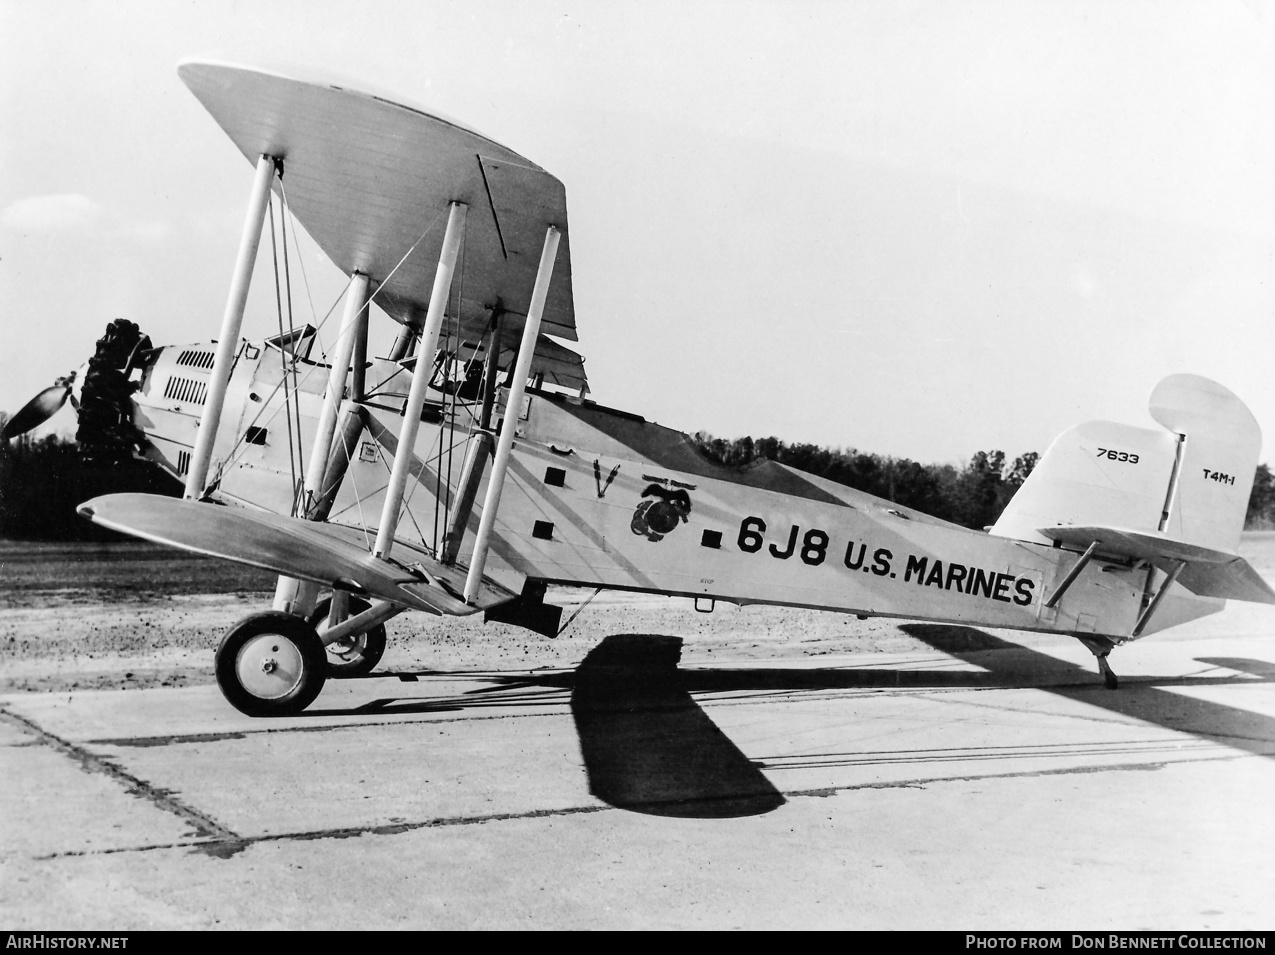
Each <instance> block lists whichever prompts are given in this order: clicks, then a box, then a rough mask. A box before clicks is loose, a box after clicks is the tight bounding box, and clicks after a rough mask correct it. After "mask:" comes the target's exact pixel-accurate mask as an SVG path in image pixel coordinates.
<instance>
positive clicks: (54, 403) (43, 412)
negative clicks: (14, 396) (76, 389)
mask: <svg viewBox="0 0 1275 955" xmlns="http://www.w3.org/2000/svg"><path fill="white" fill-rule="evenodd" d="M70 397H71V386H70V385H69V384H56V385H50V386H49V387H48V388H45V389H44V390H43V391H42V392H40V393H39V394H38V395H36V396H35V397H34V398H32V399H31V400H30V401H28V402H27V403H26V404H25V405H23V406H22V410H20V411H19V412H18V413H17V414H15V415H14V416H13V417H12V418H10V419H9V420H8V422H6V424H5V426H4V429H3V430H0V440H3V441H8V440H9V439H10V438H16V437H18V436H19V435H22V434H26V433H27V432H28V431H30V430H31V429H32V428H37V427H39V426H40V425H42V424H44V422H46V421H48V420H49V419H50V418H52V417H53V416H54V415H55V414H57V413H58V411H59V410H60V409H61V408H62V406H63V405H64V404H66V400H67V399H68V398H70Z"/></svg>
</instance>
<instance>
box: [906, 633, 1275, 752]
mask: <svg viewBox="0 0 1275 955" xmlns="http://www.w3.org/2000/svg"><path fill="white" fill-rule="evenodd" d="M899 629H900V630H902V631H903V632H904V633H907V634H908V635H909V636H911V637H915V638H916V639H918V640H920V641H922V642H923V643H925V644H928V645H929V646H931V647H933V648H934V649H936V650H940V651H942V652H943V653H946V654H948V655H950V656H953V657H956V658H957V659H959V660H964V661H966V662H969V663H975V664H977V665H978V666H980V667H982V668H984V669H985V670H987V671H988V673H987V674H986V675H987V676H988V677H989V678H990V679H991V680H992V681H995V682H997V683H1000V684H1003V685H1020V686H1026V687H1035V688H1038V689H1042V690H1045V691H1047V692H1049V693H1054V694H1057V695H1058V696H1063V697H1066V698H1068V699H1073V700H1078V701H1081V702H1083V703H1086V704H1088V705H1090V706H1095V707H1098V708H1099V709H1104V710H1107V711H1108V712H1110V713H1118V714H1120V715H1122V716H1129V717H1133V718H1135V719H1138V720H1142V721H1143V722H1146V723H1152V724H1155V725H1158V726H1162V727H1165V728H1166V729H1171V730H1177V731H1179V732H1184V733H1190V734H1192V735H1194V736H1200V737H1208V738H1225V740H1226V744H1227V745H1228V746H1232V747H1235V748H1237V749H1243V750H1248V751H1249V752H1251V753H1254V754H1257V755H1261V756H1275V719H1273V718H1271V717H1269V716H1266V715H1263V714H1261V713H1255V712H1253V711H1251V710H1245V709H1240V708H1239V707H1234V706H1227V705H1226V704H1223V703H1215V702H1213V701H1210V700H1201V699H1199V698H1196V697H1193V696H1188V695H1184V694H1181V693H1174V692H1172V690H1173V688H1182V687H1223V686H1252V685H1254V684H1260V683H1270V682H1272V681H1273V680H1275V664H1272V663H1270V662H1269V661H1266V660H1253V659H1247V658H1243V659H1242V658H1236V657H1197V658H1196V662H1197V663H1201V664H1203V665H1205V666H1210V667H1219V668H1224V669H1228V670H1236V671H1239V672H1240V673H1244V674H1248V675H1247V676H1237V677H1206V676H1165V677H1135V678H1128V677H1122V678H1121V680H1120V689H1118V690H1116V691H1114V692H1113V691H1111V690H1108V689H1106V687H1104V686H1103V685H1102V683H1101V681H1099V680H1098V678H1097V677H1096V676H1095V675H1094V671H1093V670H1091V669H1087V668H1085V667H1081V666H1077V665H1076V664H1074V663H1069V662H1067V661H1065V660H1059V659H1057V658H1055V657H1051V656H1049V655H1048V654H1044V653H1038V652H1036V651H1034V650H1029V649H1027V648H1025V647H1021V646H1019V645H1018V644H1015V643H1011V642H1009V641H1008V640H1002V639H1001V638H999V637H996V636H993V635H992V634H990V633H987V632H985V631H983V630H978V629H976V628H974V627H962V626H956V625H948V624H932V623H908V624H903V625H902V626H901V627H900V628H899ZM1002 650H1008V651H1013V652H1012V653H996V652H989V651H1002ZM1126 652H1127V653H1128V654H1130V655H1132V654H1136V653H1137V652H1138V651H1137V647H1136V646H1134V647H1130V648H1128V649H1127V651H1126ZM1113 659H1115V660H1116V664H1115V665H1116V667H1117V669H1118V668H1119V654H1116V655H1113ZM1033 674H1036V675H1037V677H1036V678H1035V679H1033V678H1032V675H1033ZM1042 676H1044V677H1052V679H1049V678H1046V679H1041V678H1040V677H1042ZM1015 681H1016V682H1015Z"/></svg>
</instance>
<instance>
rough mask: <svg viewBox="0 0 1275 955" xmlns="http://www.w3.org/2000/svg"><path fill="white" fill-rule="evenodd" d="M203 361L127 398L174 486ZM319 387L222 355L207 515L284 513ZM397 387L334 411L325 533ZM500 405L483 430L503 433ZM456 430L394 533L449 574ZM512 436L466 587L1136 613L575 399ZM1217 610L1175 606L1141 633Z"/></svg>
mask: <svg viewBox="0 0 1275 955" xmlns="http://www.w3.org/2000/svg"><path fill="white" fill-rule="evenodd" d="M213 350H214V346H212V345H198V344H196V345H188V346H171V347H167V348H163V349H160V350H157V352H156V353H155V355H154V356H153V357H152V360H151V361H150V362H149V364H148V365H147V367H146V368H145V369H144V370H143V376H142V380H141V387H140V390H139V391H138V393H137V394H136V395H135V397H134V401H135V404H136V423H137V425H138V427H139V428H141V429H142V430H143V431H144V432H145V434H146V436H147V438H148V439H149V442H150V445H149V448H148V449H147V451H146V453H147V456H149V457H151V458H152V459H153V460H155V461H157V462H158V463H160V464H161V465H162V466H164V467H166V468H167V469H169V470H170V471H171V472H172V473H173V474H174V475H176V476H178V477H181V476H182V475H183V474H184V472H185V469H186V464H187V463H188V462H189V454H190V450H191V447H192V446H193V444H194V436H195V433H196V429H197V427H198V421H199V417H198V416H199V415H200V413H201V412H202V410H203V397H204V395H205V394H206V389H207V380H208V376H209V373H210V371H211V365H212V358H211V356H212V354H213ZM285 378H286V386H285ZM326 378H327V367H326V366H325V365H322V364H320V363H315V362H311V361H309V360H308V359H306V358H304V357H302V356H299V355H298V356H294V355H292V354H291V353H290V352H288V351H287V350H285V349H281V348H280V347H279V346H278V345H277V344H262V343H257V344H253V343H247V342H244V343H241V345H240V348H239V351H238V353H237V357H236V360H235V365H234V369H233V372H232V374H231V377H230V384H229V387H228V391H227V400H226V403H225V408H224V410H223V415H222V422H221V426H220V428H219V432H218V433H219V437H218V440H217V443H216V446H215V447H214V450H213V458H212V467H211V470H210V476H211V478H212V481H211V485H210V486H211V493H210V496H211V497H212V498H213V499H215V500H218V501H220V502H221V503H224V504H227V505H231V506H239V507H248V508H259V509H265V510H270V511H274V512H276V513H283V514H288V513H292V512H293V508H294V502H295V501H296V500H297V498H298V486H299V482H300V479H301V475H302V474H303V473H304V462H303V461H301V460H300V459H299V457H298V454H297V452H296V450H295V447H296V445H297V443H298V440H299V442H300V446H301V447H303V448H304V447H308V446H309V445H310V443H311V442H312V441H313V435H314V429H315V422H316V420H317V419H318V416H319V413H320V408H321V404H322V400H323V394H322V393H323V388H324V386H325V383H326ZM410 382H411V372H410V371H408V370H406V369H405V368H404V367H403V365H402V364H401V363H398V362H391V361H387V360H383V359H381V360H376V361H373V362H370V363H369V366H368V368H367V369H366V386H365V391H364V393H363V394H362V395H360V396H359V400H358V401H347V403H346V410H347V411H350V412H351V413H357V415H358V426H357V427H356V428H355V429H353V430H352V431H350V433H349V435H348V437H349V439H350V440H348V441H347V442H346V444H345V445H344V446H343V453H344V454H345V456H346V461H345V462H344V463H343V467H342V469H341V479H340V486H339V489H338V490H337V492H336V494H335V497H334V499H333V501H332V503H331V508H330V512H329V514H328V519H329V520H330V521H332V522H335V523H344V524H350V525H356V526H362V527H369V528H370V530H369V534H370V535H371V537H373V538H374V537H375V524H376V521H377V519H378V518H379V516H380V514H381V508H382V505H383V503H384V494H385V489H386V485H387V483H388V480H389V474H390V466H391V464H392V459H393V456H394V454H395V453H396V451H397V435H398V433H399V429H400V424H401V420H402V418H401V413H402V408H403V405H404V403H405V399H406V395H407V392H408V389H409V386H410ZM285 396H286V399H287V400H286V401H285ZM501 401H503V392H502V396H501ZM501 401H498V402H497V405H496V409H495V418H494V421H493V425H494V426H495V427H497V428H499V427H503V426H505V425H504V424H503V423H502V422H503V421H504V419H505V418H506V417H507V415H506V410H507V409H505V408H504V407H503V404H501ZM476 411H477V405H476V403H473V402H467V401H464V400H460V401H456V402H453V401H452V400H451V399H450V398H446V400H445V396H444V394H443V392H442V391H438V392H437V393H436V394H434V395H433V396H432V399H431V400H430V401H428V402H427V403H426V406H425V410H424V412H423V413H422V423H421V427H420V430H419V433H418V436H417V440H416V443H415V447H414V449H413V454H414V460H413V470H412V473H413V480H412V482H411V484H410V492H409V494H408V498H407V510H406V513H405V514H404V516H403V518H402V519H401V520H400V521H399V524H398V531H397V533H398V535H399V536H400V538H402V539H405V540H410V541H412V542H417V543H420V544H423V545H424V546H425V547H426V548H427V549H428V550H430V551H431V552H433V553H436V554H439V553H442V552H443V550H444V545H445V541H446V540H447V537H448V532H449V530H455V529H457V524H458V522H459V524H460V525H461V526H460V528H459V530H460V533H459V534H457V540H458V541H459V550H458V552H457V554H456V558H457V559H458V560H459V561H460V562H462V563H464V562H466V561H467V558H468V555H469V553H470V551H471V550H472V547H473V539H474V535H475V533H476V531H477V528H478V523H479V518H480V516H481V502H482V500H483V490H484V489H483V486H482V483H479V485H478V487H477V493H476V494H471V497H473V498H474V499H475V500H476V502H477V503H476V504H475V505H474V506H473V507H472V508H470V507H468V506H467V505H466V503H465V495H464V494H462V493H461V492H462V487H461V481H462V474H463V472H464V461H465V456H466V450H467V448H468V446H469V445H470V443H471V438H472V437H473V436H474V435H475V434H476V433H478V431H479V429H478V428H477V426H476V423H475V422H476V418H475V415H476ZM350 420H353V419H350ZM513 427H514V428H515V429H516V430H515V442H514V450H513V455H512V459H511V464H510V468H509V474H508V480H507V482H506V485H505V488H504V492H503V496H502V499H501V505H500V509H499V514H498V516H497V518H496V529H495V534H494V537H493V541H492V546H491V555H490V558H489V560H488V563H487V567H486V573H487V574H488V576H490V577H491V578H493V579H494V580H496V581H497V582H498V583H500V584H502V585H503V586H505V587H508V588H509V589H510V590H513V591H515V592H517V591H519V590H520V589H521V587H522V585H523V583H524V582H525V581H526V580H529V579H530V580H533V581H543V582H552V583H561V584H570V585H576V586H588V587H601V588H612V589H624V590H636V591H649V592H659V593H668V594H675V595H684V596H687V597H694V598H700V599H702V600H705V601H708V600H722V601H729V602H733V603H737V604H750V603H765V604H777V605H789V606H800V607H812V608H818V609H825V610H833V611H840V612H846V613H855V614H863V615H874V616H895V617H907V618H919V619H928V620H941V621H947V622H954V623H967V624H977V625H983V626H994V627H1006V628H1015V629H1022V630H1041V631H1054V632H1063V633H1069V634H1075V635H1078V636H1083V635H1089V634H1094V635H1102V636H1106V637H1109V638H1112V639H1115V640H1123V639H1127V638H1128V637H1129V635H1130V634H1131V632H1132V630H1133V628H1134V625H1135V622H1136V620H1137V618H1138V616H1139V613H1140V611H1141V610H1142V609H1143V608H1144V606H1145V601H1146V589H1147V579H1146V572H1145V568H1143V567H1140V566H1138V565H1137V564H1136V563H1134V562H1123V563H1122V562H1115V561H1098V560H1095V561H1093V562H1092V563H1090V564H1089V565H1088V566H1086V567H1085V568H1084V570H1083V571H1082V573H1081V574H1080V576H1079V577H1078V578H1077V579H1076V580H1075V581H1074V583H1073V584H1072V585H1071V586H1070V587H1069V588H1068V590H1067V593H1066V595H1065V597H1064V599H1062V600H1061V601H1059V602H1058V604H1057V606H1054V607H1049V606H1047V599H1046V598H1047V597H1048V595H1049V594H1051V593H1052V592H1054V591H1055V590H1056V589H1057V588H1058V586H1059V584H1060V582H1061V581H1062V580H1063V578H1064V577H1065V576H1066V575H1067V573H1068V572H1069V571H1070V570H1071V569H1072V567H1073V566H1074V565H1075V564H1076V561H1077V555H1076V554H1075V553H1073V552H1071V551H1069V550H1065V549H1061V548H1058V547H1050V546H1046V545H1042V544H1038V543H1029V542H1023V541H1015V540H1008V539H1005V538H1000V537H993V536H989V535H987V534H985V533H982V532H978V531H973V530H970V529H968V528H964V527H960V526H958V525H954V524H950V523H947V522H944V521H940V520H937V519H935V518H932V517H929V516H926V515H924V514H920V513H917V512H915V511H911V510H909V509H906V508H901V507H899V506H897V505H895V504H892V503H891V502H889V501H885V500H882V499H880V498H876V497H873V496H871V495H867V494H864V493H862V492H859V491H855V490H853V489H851V488H848V487H845V486H842V485H838V484H835V483H833V482H830V481H826V480H823V479H820V478H818V477H815V476H812V475H809V474H805V473H802V472H799V471H796V470H793V469H791V468H787V467H784V466H782V465H779V464H776V463H773V462H769V461H765V462H761V463H759V464H757V465H755V466H752V467H748V468H745V469H740V470H737V469H732V468H726V467H722V466H720V465H718V464H716V463H714V462H712V461H710V460H708V459H706V458H705V457H704V456H702V455H701V454H700V453H699V451H698V450H697V449H696V447H695V445H694V443H693V442H692V441H691V439H690V438H688V437H687V436H686V435H685V434H682V433H680V432H677V431H674V430H671V429H668V428H664V427H661V426H660V425H657V424H654V423H651V422H648V421H646V420H644V419H643V418H641V417H639V416H637V415H632V414H628V413H625V412H620V411H616V410H613V409H608V408H605V407H602V406H600V405H597V404H595V403H594V402H591V401H588V400H585V399H581V398H578V397H575V396H568V395H563V394H558V393H551V392H549V391H545V390H537V389H532V390H530V391H529V392H528V395H527V397H526V399H525V401H524V403H523V407H522V408H520V409H518V413H517V414H516V415H514V416H513ZM338 444H340V442H338ZM475 480H477V481H480V482H483V481H485V475H484V476H483V477H481V478H476V479H475ZM1221 605H1222V602H1221V601H1218V600H1211V599H1204V598H1199V597H1195V596H1193V595H1191V594H1190V593H1188V592H1186V591H1181V590H1180V589H1179V590H1175V591H1174V592H1172V593H1170V594H1169V595H1168V596H1167V598H1166V599H1165V601H1164V602H1163V604H1162V606H1161V608H1160V609H1159V611H1158V613H1157V615H1156V617H1155V619H1154V622H1153V624H1152V625H1151V626H1150V627H1148V628H1147V630H1146V632H1151V631H1153V630H1156V629H1163V628H1165V627H1167V626H1172V625H1175V624H1178V623H1181V622H1184V621H1185V620H1189V619H1192V618H1194V617H1198V616H1202V615H1204V614H1207V613H1211V612H1214V611H1216V610H1217V609H1219V608H1220V606H1221Z"/></svg>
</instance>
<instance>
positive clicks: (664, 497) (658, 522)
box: [629, 482, 691, 541]
mask: <svg viewBox="0 0 1275 955" xmlns="http://www.w3.org/2000/svg"><path fill="white" fill-rule="evenodd" d="M670 483H673V482H670ZM642 497H643V498H650V500H643V501H641V502H640V503H639V504H638V506H637V510H636V511H634V512H633V520H632V522H631V523H630V524H629V527H630V528H632V530H633V533H634V534H637V535H638V536H639V537H645V538H646V539H647V540H651V541H658V540H663V539H664V535H665V534H668V533H671V532H672V531H673V530H674V529H675V528H676V527H677V525H678V524H685V523H686V515H687V514H689V513H690V512H691V496H690V495H689V494H688V493H686V489H685V488H682V487H679V488H677V489H676V490H669V489H668V488H666V487H662V486H660V485H659V484H648V485H647V486H646V490H645V491H643V492H642Z"/></svg>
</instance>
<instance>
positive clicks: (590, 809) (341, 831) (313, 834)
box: [33, 753, 1252, 862]
mask: <svg viewBox="0 0 1275 955" xmlns="http://www.w3.org/2000/svg"><path fill="white" fill-rule="evenodd" d="M1250 755H1252V754H1246V753H1236V754H1233V755H1226V756H1205V757H1193V758H1187V759H1181V760H1173V761H1171V762H1148V763H1116V764H1112V765H1107V766H1079V767H1070V768H1066V769H1041V770H1023V771H1018V772H1004V773H979V774H971V775H965V776H940V777H934V778H928V779H900V780H887V781H874V782H863V783H851V784H848V785H844V786H818V787H813V788H810V789H794V790H787V791H780V795H782V796H783V797H784V798H785V799H804V798H828V797H831V796H837V795H841V794H843V793H852V792H857V791H860V790H878V789H920V790H924V789H925V788H926V787H927V786H935V785H941V784H944V783H960V782H984V781H986V780H991V779H1030V778H1035V777H1041V776H1069V775H1085V774H1092V773H1106V772H1155V771H1158V770H1161V769H1164V768H1165V767H1166V766H1171V765H1180V764H1182V763H1195V762H1204V761H1208V760H1218V759H1225V760H1231V759H1243V758H1245V757H1246V756H1250ZM731 798H736V797H730V796H717V797H713V798H712V799H706V800H698V802H705V803H709V802H718V801H721V800H724V799H731ZM688 802H696V800H676V801H672V800H652V801H651V802H649V803H643V805H644V806H652V807H654V806H660V805H666V804H667V805H682V804H686V803H688ZM622 811H626V807H623V806H613V805H610V804H605V805H594V806H567V807H564V808H560V809H533V810H529V811H527V812H505V813H489V814H486V815H481V816H446V817H441V818H436V819H428V820H425V821H422V822H400V823H388V824H381V825H369V826H346V827H340V828H334V829H315V830H307V831H302V832H284V833H271V834H269V835H261V836H236V835H234V834H230V835H227V836H222V837H220V838H216V839H205V840H198V839H192V840H183V841H178V842H169V843H163V844H156V845H148V846H121V847H117V848H112V849H76V850H70V851H67V852H54V853H49V854H48V855H43V856H36V857H34V858H33V861H36V862H49V861H54V860H57V859H66V858H84V857H88V856H102V855H118V854H121V853H128V852H153V851H155V850H163V849H186V848H189V849H195V850H199V851H203V852H207V853H209V854H210V855H214V856H216V857H218V858H230V857H231V856H233V855H236V854H237V853H239V852H241V851H243V850H244V849H247V848H249V847H251V846H254V845H262V844H266V843H271V842H312V841H319V840H324V839H355V838H359V837H360V836H364V835H386V836H392V835H401V834H403V833H406V832H415V831H418V830H421V829H441V828H447V827H451V826H473V825H485V824H486V823H491V822H519V821H522V820H526V819H549V818H558V817H563V816H578V815H589V814H593V813H601V812H622ZM630 811H631V810H630ZM671 818H675V817H671Z"/></svg>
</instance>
